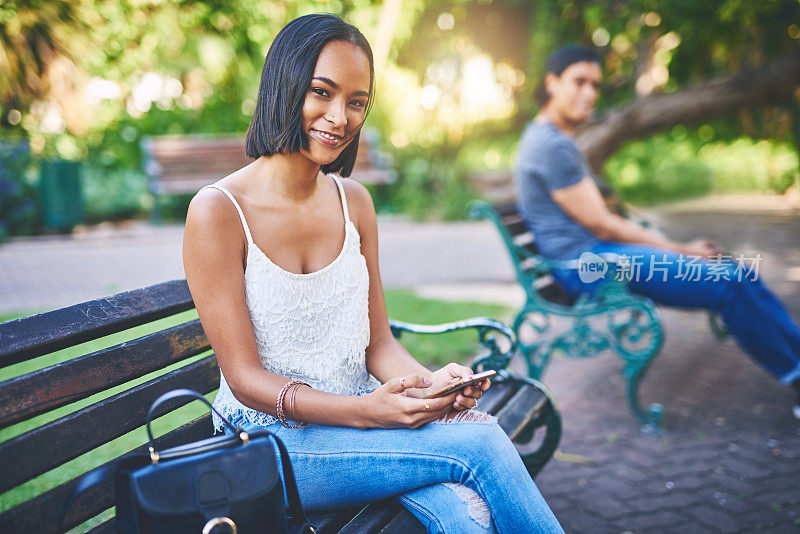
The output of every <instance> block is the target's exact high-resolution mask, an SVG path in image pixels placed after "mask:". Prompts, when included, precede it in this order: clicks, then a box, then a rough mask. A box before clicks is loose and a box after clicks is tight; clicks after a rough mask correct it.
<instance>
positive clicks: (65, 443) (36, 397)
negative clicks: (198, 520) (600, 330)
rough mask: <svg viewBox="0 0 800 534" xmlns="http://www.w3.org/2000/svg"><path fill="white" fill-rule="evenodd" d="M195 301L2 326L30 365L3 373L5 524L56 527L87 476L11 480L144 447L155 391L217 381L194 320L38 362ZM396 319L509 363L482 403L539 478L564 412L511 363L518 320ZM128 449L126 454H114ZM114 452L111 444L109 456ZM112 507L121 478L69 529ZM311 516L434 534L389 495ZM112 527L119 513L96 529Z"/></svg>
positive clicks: (14, 353) (173, 437)
mask: <svg viewBox="0 0 800 534" xmlns="http://www.w3.org/2000/svg"><path fill="white" fill-rule="evenodd" d="M193 308H194V304H193V302H192V299H191V295H190V294H189V290H188V287H187V286H186V282H185V281H184V280H176V281H172V282H166V283H163V284H158V285H155V286H151V287H148V288H144V289H139V290H136V291H131V292H127V293H120V294H118V295H114V296H111V297H108V298H102V299H98V300H95V301H91V302H85V303H83V304H77V305H75V306H70V307H67V308H62V309H59V310H54V311H51V312H47V313H43V314H39V315H35V316H32V317H27V318H24V319H17V320H14V321H9V322H6V323H3V324H0V369H3V368H7V367H9V366H12V365H15V364H20V363H22V366H24V367H25V369H24V370H22V371H19V372H16V373H15V372H14V368H10V369H3V371H4V376H5V377H9V376H10V378H5V379H4V380H3V381H2V382H0V441H1V442H0V457H2V458H3V461H2V462H0V493H4V495H3V499H2V504H0V505H1V506H2V509H3V510H4V511H2V513H0V532H44V533H51V532H55V530H56V524H57V520H58V514H59V511H60V509H61V506H62V503H63V501H64V499H65V497H66V495H67V494H68V493H69V491H70V489H71V488H72V487H73V485H74V484H75V482H76V478H71V479H69V477H71V476H75V475H80V474H81V473H74V474H70V473H67V474H66V475H65V474H64V472H63V470H61V475H58V474H56V477H58V476H60V478H58V479H57V480H54V481H53V482H50V483H49V485H53V484H59V482H60V481H62V480H66V481H65V482H63V483H60V484H59V485H56V486H55V487H53V488H48V487H39V488H34V489H27V490H25V489H22V491H17V490H12V489H13V488H17V486H19V485H21V484H24V483H26V482H27V481H30V480H32V479H34V478H35V477H38V476H40V475H42V474H44V473H49V472H51V471H53V470H58V469H59V467H60V466H62V465H64V464H66V463H67V462H70V461H71V460H73V459H74V458H77V457H79V456H81V455H83V454H84V453H87V452H89V451H92V450H94V449H96V448H97V447H99V446H101V445H103V444H106V443H108V442H110V441H112V440H114V439H116V438H117V437H119V436H122V435H124V434H126V433H128V432H131V431H136V432H138V434H137V435H138V437H139V438H141V439H140V442H141V443H142V444H144V442H145V441H146V438H145V432H144V430H143V429H142V428H141V427H142V425H143V424H144V420H145V414H146V410H147V408H148V407H149V406H150V403H151V402H152V401H153V400H155V399H156V397H158V396H159V395H160V394H162V393H164V392H166V391H169V390H171V389H175V388H191V389H194V390H195V391H198V392H201V393H203V394H207V393H211V392H213V391H214V390H215V389H216V388H217V387H218V385H219V367H218V365H217V362H216V359H215V358H214V355H213V354H210V346H209V343H208V340H207V339H206V336H205V334H204V333H203V329H202V327H201V325H200V322H199V320H196V319H195V320H188V322H184V323H181V324H178V325H177V326H172V327H170V328H166V329H163V330H160V331H157V332H154V333H150V334H146V335H139V334H133V335H132V336H131V337H134V339H132V340H130V341H126V342H124V343H121V344H118V345H115V346H112V347H108V348H104V349H102V350H97V351H95V352H92V353H89V354H86V355H84V356H79V357H75V358H72V359H69V360H66V361H60V362H53V361H48V362H45V363H44V364H39V365H38V366H37V365H36V362H35V361H32V360H34V359H35V358H38V357H40V356H42V355H46V354H50V353H52V352H54V351H57V350H60V349H63V348H67V347H73V346H76V345H78V344H80V343H83V342H86V341H91V340H96V339H98V338H101V337H103V336H107V335H109V334H114V333H118V332H122V331H125V330H128V329H130V328H133V327H137V326H140V325H148V324H149V323H152V322H153V321H156V320H158V319H162V318H166V317H170V316H173V315H175V314H177V313H179V312H184V311H187V310H191V309H193ZM182 320H183V319H182ZM391 327H392V331H393V333H394V334H395V335H396V336H399V335H400V334H401V333H410V332H418V333H431V334H433V333H441V332H448V331H453V330H461V329H465V328H474V329H476V330H477V332H478V337H479V339H478V341H479V343H480V344H481V345H482V346H483V347H484V348H485V349H486V351H487V352H486V354H485V355H483V356H481V357H480V358H478V359H477V360H476V361H475V364H474V368H475V369H476V370H477V369H479V368H480V369H490V368H491V369H497V370H498V371H499V376H498V379H497V380H496V381H495V382H494V383H493V386H492V388H490V389H489V391H487V392H486V393H485V394H484V396H483V398H482V399H481V409H483V410H485V411H487V412H489V413H492V414H494V415H496V416H497V417H498V420H499V424H500V425H501V427H502V428H503V429H504V430H505V431H506V432H507V433H508V435H509V436H510V437H511V438H512V439H513V440H514V442H515V444H516V445H517V447H518V449H519V450H520V453H521V455H522V459H523V461H524V463H525V465H526V467H527V468H528V470H529V472H530V474H531V476H534V475H535V474H536V473H537V472H538V471H539V470H540V469H541V468H542V467H543V466H544V465H545V464H546V463H547V461H548V460H549V459H550V458H551V457H552V455H553V452H554V451H555V449H556V447H557V445H558V442H559V439H560V436H561V419H560V416H559V413H558V410H557V408H556V406H555V403H554V401H553V398H552V396H551V395H550V393H549V392H548V391H547V389H546V388H545V387H544V386H542V385H541V384H539V383H538V382H536V381H534V380H531V379H528V378H516V377H513V376H511V375H510V374H509V373H508V372H507V371H505V370H504V369H505V367H506V365H507V363H508V360H509V359H510V357H511V356H512V354H513V351H514V350H515V344H516V342H515V338H514V334H513V332H512V331H511V329H510V328H509V327H507V326H505V325H504V324H502V323H499V322H497V321H493V320H491V319H471V320H467V321H461V322H457V323H451V324H447V325H440V326H420V325H412V324H409V323H401V322H396V321H393V322H392V324H391ZM153 329H155V328H150V330H151V331H152V330H153ZM137 336H138V337H137ZM167 367H169V369H165V368H167ZM31 369H35V370H31ZM76 402H77V403H78V404H77V405H75V406H73V407H74V408H75V409H74V411H72V412H71V413H69V414H67V415H63V416H61V417H57V416H49V414H48V412H50V411H51V410H55V409H57V408H60V407H63V406H66V405H69V404H71V403H76ZM183 403H184V404H185V403H186V401H184V402H183ZM175 408H177V406H173V408H172V409H175ZM37 416H41V417H37ZM54 417H57V418H54ZM211 432H212V426H211V420H210V416H203V417H200V418H197V419H195V420H193V421H187V422H186V424H184V425H183V426H180V427H179V428H177V429H175V430H173V431H171V432H168V433H167V434H165V435H164V436H163V437H161V438H159V440H160V442H161V443H163V446H165V447H167V446H173V445H177V444H179V443H186V442H189V441H194V440H199V439H203V438H205V437H209V436H210V435H211ZM139 448H140V449H144V446H142V447H139ZM122 452H127V451H124V450H119V451H116V452H114V453H113V454H119V453H122ZM113 454H112V453H109V452H107V450H106V452H105V455H106V456H109V455H112V456H113ZM109 459H110V458H109ZM99 461H100V459H98V460H97V461H95V463H94V464H91V466H93V465H95V464H96V463H98V462H99ZM88 463H91V460H89V461H88ZM86 469H87V467H84V468H83V471H85V470H86ZM74 470H79V469H78V468H76V469H74ZM18 489H19V488H18ZM9 490H12V491H10V492H9ZM112 505H113V489H112V481H111V480H107V481H106V482H105V483H103V484H99V485H97V486H95V487H94V488H92V489H91V490H90V491H89V492H87V494H85V495H84V496H82V497H81V498H80V499H79V500H78V501H77V502H76V503H75V504H74V505H73V507H72V509H71V512H70V513H69V515H68V516H67V518H66V521H65V526H66V527H67V528H72V527H74V526H76V525H79V524H81V523H83V522H84V521H86V520H88V519H90V518H93V517H95V516H97V515H98V514H100V513H101V512H103V511H104V510H107V509H108V508H110V507H111V506H112ZM311 517H312V519H313V521H314V523H315V524H316V525H317V526H318V527H320V530H319V531H320V532H342V533H344V532H362V533H377V532H381V533H384V534H386V533H395V534H401V533H402V534H406V533H422V532H424V528H423V526H422V525H421V524H420V523H419V522H418V521H417V519H416V518H415V517H414V516H413V515H411V514H410V513H409V512H408V511H406V510H405V508H402V506H400V505H398V504H396V503H394V502H391V501H385V502H378V503H373V504H370V505H368V506H365V507H356V508H350V509H344V510H335V511H330V512H316V513H312V514H311ZM98 521H100V520H98ZM113 531H114V520H113V518H111V519H106V520H104V522H102V523H100V524H99V525H98V526H95V527H94V528H92V530H90V532H92V533H101V532H102V533H105V532H113Z"/></svg>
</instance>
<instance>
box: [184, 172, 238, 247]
mask: <svg viewBox="0 0 800 534" xmlns="http://www.w3.org/2000/svg"><path fill="white" fill-rule="evenodd" d="M244 239H245V237H244V229H243V228H242V223H241V221H240V219H239V214H238V212H237V211H236V207H235V206H234V205H233V203H232V202H231V201H230V199H229V198H228V197H227V196H226V195H225V193H223V192H222V191H220V190H219V189H215V188H211V187H208V188H205V189H202V190H201V191H199V192H198V193H197V194H196V195H195V196H194V198H192V201H191V202H190V203H189V210H188V211H187V213H186V228H185V231H184V243H186V241H187V240H192V241H196V242H197V243H198V244H202V248H203V249H206V250H208V249H211V248H213V249H219V250H220V251H221V250H222V249H225V250H235V249H237V248H241V245H240V244H239V243H243V242H244Z"/></svg>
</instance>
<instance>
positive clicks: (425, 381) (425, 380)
mask: <svg viewBox="0 0 800 534" xmlns="http://www.w3.org/2000/svg"><path fill="white" fill-rule="evenodd" d="M422 383H423V384H424V385H426V386H430V385H431V384H432V383H433V382H431V381H430V379H428V378H425V379H423V381H422Z"/></svg>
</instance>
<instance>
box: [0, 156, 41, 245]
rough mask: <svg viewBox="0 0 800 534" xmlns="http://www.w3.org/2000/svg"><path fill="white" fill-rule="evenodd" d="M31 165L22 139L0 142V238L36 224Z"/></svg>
mask: <svg viewBox="0 0 800 534" xmlns="http://www.w3.org/2000/svg"><path fill="white" fill-rule="evenodd" d="M34 172H35V170H34V168H33V166H32V161H31V157H30V154H29V152H28V145H27V143H25V142H4V143H0V242H2V241H3V240H4V239H7V238H8V237H10V236H14V235H23V234H30V233H32V232H33V231H34V230H35V229H36V227H37V224H38V196H37V193H36V188H35V187H34V185H33V175H34Z"/></svg>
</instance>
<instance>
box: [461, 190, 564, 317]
mask: <svg viewBox="0 0 800 534" xmlns="http://www.w3.org/2000/svg"><path fill="white" fill-rule="evenodd" d="M469 215H470V217H472V218H475V219H478V218H485V219H489V220H491V221H492V222H493V223H494V225H495V227H496V228H497V231H498V232H500V235H501V237H502V238H503V243H504V244H505V246H506V250H507V251H508V254H509V256H510V258H511V262H512V264H513V265H514V270H515V271H516V273H517V280H518V281H519V283H520V285H522V288H523V289H524V290H525V292H526V294H527V295H528V298H529V299H536V300H538V299H543V300H545V301H548V302H551V303H555V304H561V305H567V306H570V305H572V304H574V302H575V299H574V298H573V297H571V296H569V295H568V294H567V292H566V291H565V290H564V288H563V287H562V286H561V284H559V282H558V281H557V280H556V279H555V278H554V277H553V275H552V274H550V271H549V269H546V268H541V267H543V266H542V265H541V264H542V256H541V252H540V251H539V246H538V245H537V244H536V236H534V234H533V232H532V231H531V229H530V227H528V223H526V222H525V220H524V219H523V218H522V215H520V213H519V210H518V208H517V204H516V202H514V201H511V202H503V203H498V204H493V205H492V204H489V203H488V202H485V201H482V200H476V201H475V202H473V203H472V204H471V205H470V208H469ZM537 267H540V268H539V269H537Z"/></svg>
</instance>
